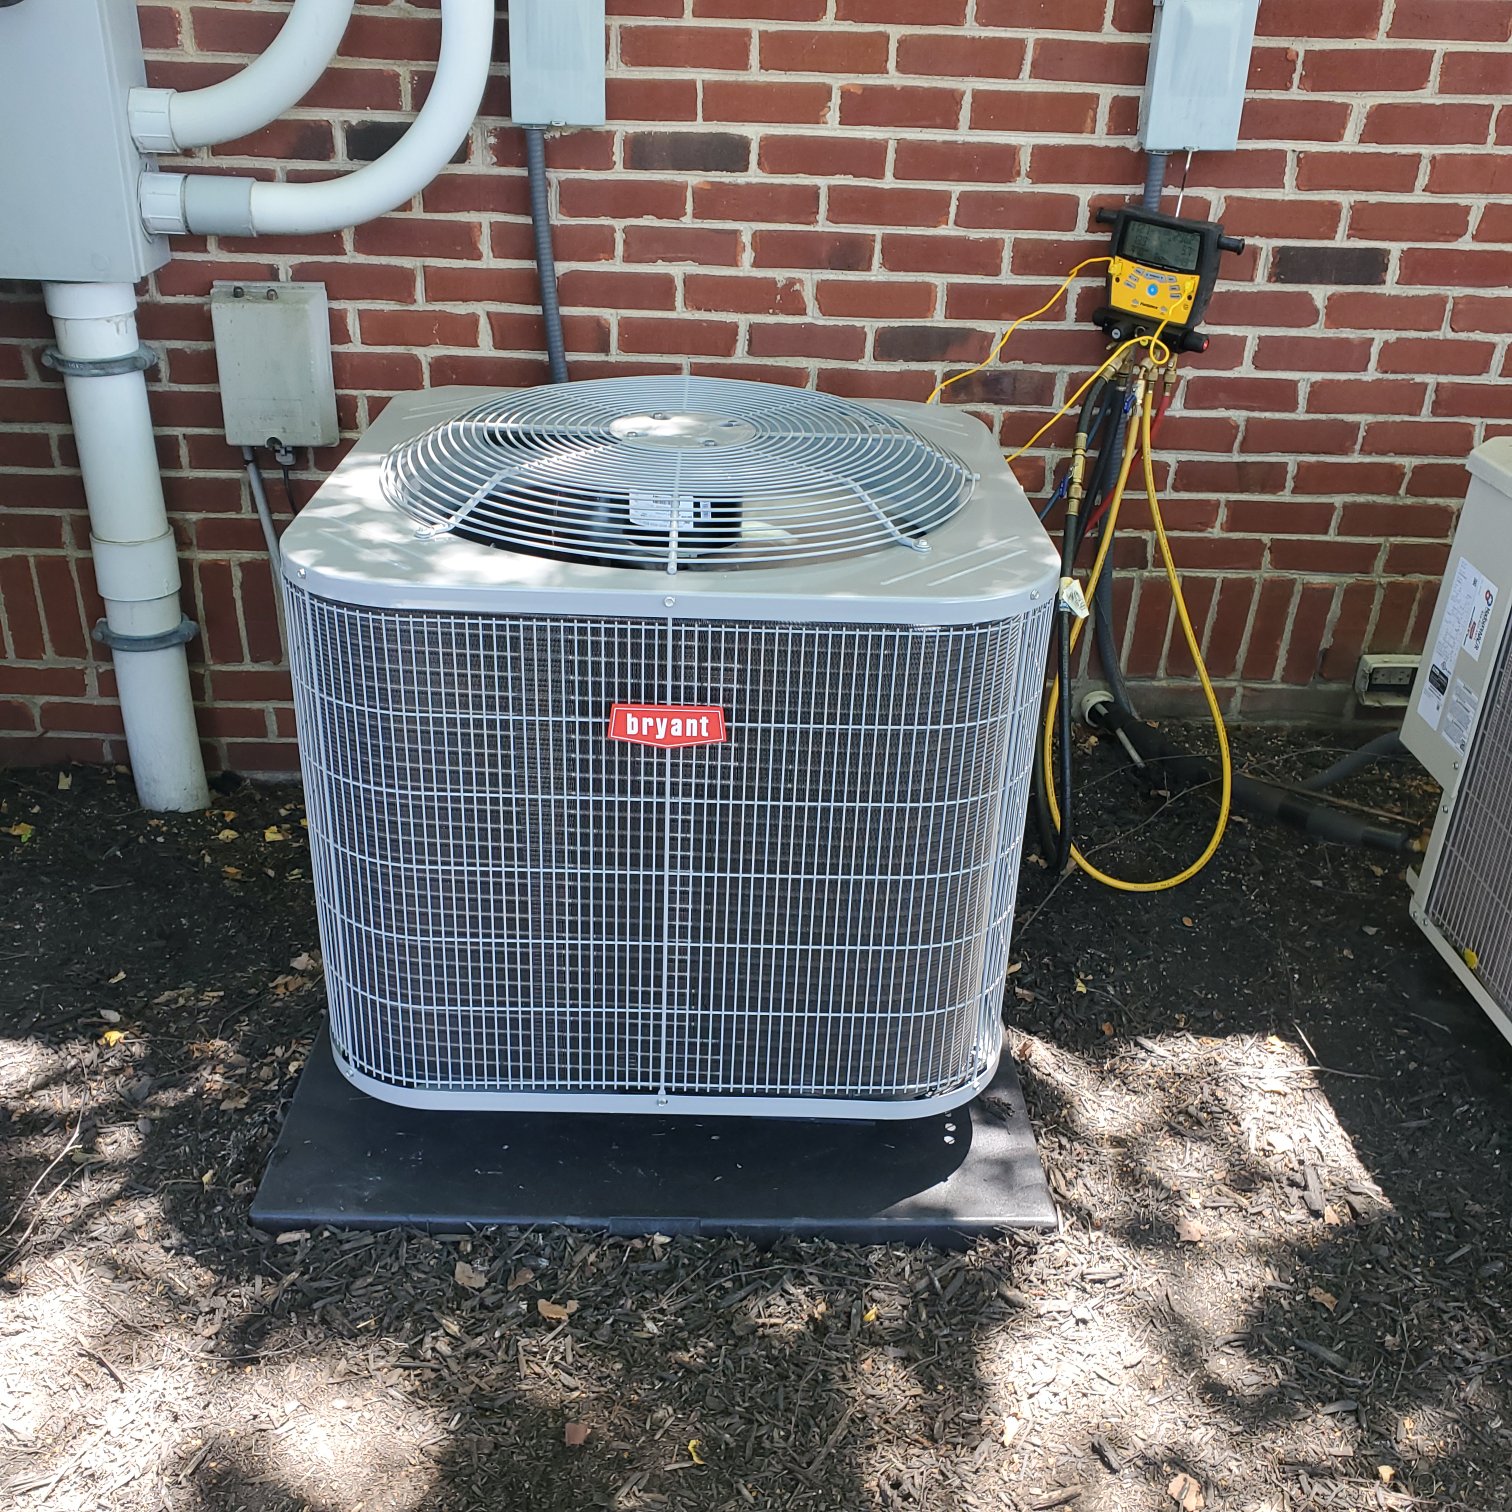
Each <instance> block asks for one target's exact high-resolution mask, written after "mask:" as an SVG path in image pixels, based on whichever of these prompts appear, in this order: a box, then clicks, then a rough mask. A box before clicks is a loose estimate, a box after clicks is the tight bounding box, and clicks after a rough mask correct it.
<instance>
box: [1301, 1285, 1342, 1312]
mask: <svg viewBox="0 0 1512 1512" xmlns="http://www.w3.org/2000/svg"><path fill="white" fill-rule="evenodd" d="M1307 1295H1308V1296H1309V1297H1311V1298H1312V1299H1313V1301H1314V1302H1316V1303H1317V1304H1318V1306H1319V1307H1326V1308H1327V1309H1328V1310H1329V1312H1332V1311H1333V1310H1334V1308H1336V1307H1337V1306H1338V1305H1339V1299H1338V1298H1337V1297H1336V1296H1334V1294H1333V1293H1332V1292H1327V1291H1324V1290H1323V1288H1322V1287H1321V1286H1309V1287H1308V1288H1307Z"/></svg>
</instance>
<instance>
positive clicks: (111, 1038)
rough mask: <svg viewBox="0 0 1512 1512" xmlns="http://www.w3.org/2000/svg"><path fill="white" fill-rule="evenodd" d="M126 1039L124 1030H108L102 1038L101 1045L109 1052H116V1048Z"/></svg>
mask: <svg viewBox="0 0 1512 1512" xmlns="http://www.w3.org/2000/svg"><path fill="white" fill-rule="evenodd" d="M125 1038H126V1034H125V1031H124V1030H121V1029H107V1030H106V1031H105V1032H104V1034H102V1035H101V1036H100V1043H101V1044H102V1045H104V1046H105V1048H106V1049H107V1050H114V1049H115V1047H116V1046H117V1045H119V1044H120V1043H121V1041H122V1040H123V1039H125Z"/></svg>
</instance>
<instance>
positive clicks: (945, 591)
mask: <svg viewBox="0 0 1512 1512" xmlns="http://www.w3.org/2000/svg"><path fill="white" fill-rule="evenodd" d="M283 563H284V574H285V580H286V586H287V589H288V609H289V632H290V640H291V648H292V660H293V667H294V678H295V687H296V698H297V708H298V717H299V736H300V746H301V751H302V759H303V764H304V775H305V782H306V792H307V796H308V812H309V825H310V843H311V848H312V852H313V858H314V876H315V885H316V897H317V902H318V906H319V914H320V924H321V934H322V939H323V943H324V948H325V957H326V970H327V980H328V984H329V990H330V1004H331V1037H332V1042H333V1047H334V1050H335V1053H336V1058H337V1061H338V1064H340V1066H341V1067H342V1069H343V1071H344V1072H345V1074H346V1075H347V1076H348V1077H349V1078H350V1079H351V1080H352V1081H353V1082H354V1083H355V1084H356V1085H357V1086H359V1087H361V1088H363V1089H365V1090H366V1091H368V1092H370V1093H372V1094H374V1095H375V1096H378V1097H381V1098H385V1099H388V1100H390V1101H394V1102H399V1103H407V1104H412V1105H423V1106H448V1107H454V1108H542V1109H547V1108H552V1109H563V1108H573V1109H583V1110H599V1111H603V1110H611V1109H639V1110H646V1111H658V1112H679V1111H689V1112H698V1113H711V1112H712V1113H740V1114H764V1115H805V1116H827V1117H834V1116H846V1117H864V1118H907V1117H912V1116H919V1115H923V1114H925V1113H931V1112H937V1111H939V1110H941V1109H943V1108H949V1107H952V1106H955V1105H957V1104H960V1103H963V1102H965V1101H967V1100H969V1099H970V1098H971V1097H972V1096H973V1095H974V1094H975V1092H977V1091H978V1090H979V1089H980V1088H981V1087H982V1086H983V1085H984V1084H985V1083H986V1082H987V1081H988V1080H990V1078H991V1077H992V1075H993V1073H994V1070H995V1069H996V1065H997V1059H998V1055H999V1051H1000V1046H1001V1039H1002V1031H1001V1018H1000V1014H1001V999H1002V993H1003V987H1004V982H1005V977H1006V970H1007V965H1008V940H1009V930H1010V926H1011V922H1012V917H1013V904H1014V891H1015V883H1016V878H1017V873H1018V866H1019V857H1020V845H1021V841H1022V837H1023V827H1024V813H1025V807H1026V796H1027V785H1028V780H1029V772H1030V765H1031V746H1032V741H1033V737H1034V729H1035V724H1036V718H1035V716H1036V711H1037V709H1038V706H1039V701H1040V694H1041V689H1042V680H1043V671H1044V658H1045V648H1046V641H1047V636H1048V631H1049V624H1050V618H1051V614H1052V612H1053V605H1054V600H1055V595H1056V586H1057V580H1058V569H1057V562H1056V555H1055V552H1054V551H1053V549H1052V547H1051V545H1050V543H1049V541H1048V540H1047V538H1046V536H1045V534H1044V532H1043V531H1042V530H1041V528H1040V527H1039V525H1038V523H1037V522H1036V520H1035V518H1034V515H1033V513H1032V512H1031V510H1030V508H1029V506H1028V503H1027V501H1026V500H1025V497H1024V495H1023V492H1022V490H1021V489H1020V488H1019V487H1018V485H1017V484H1016V483H1015V482H1014V480H1013V478H1012V477H1011V475H1010V474H1009V472H1008V470H1007V468H1006V466H1005V465H1004V463H1003V460H1002V456H1001V453H1000V451H999V449H998V447H997V445H996V443H995V442H994V440H993V438H992V436H991V435H990V434H989V433H988V431H987V430H986V429H985V427H983V426H982V425H981V424H980V423H979V422H978V421H976V420H974V419H972V418H971V417H970V416H968V415H965V414H962V413H960V412H959V411H955V410H942V409H937V408H925V407H924V406H922V405H917V404H901V403H880V402H878V403H853V402H849V401H846V400H841V399H837V398H832V397H829V396H826V395H822V394H816V393H810V392H805V391H801V390H793V389H787V388H779V387H775V386H769V385H765V384H754V383H742V382H732V381H725V380H718V379H704V378H623V379H606V380H601V381H595V382H587V383H576V384H567V385H562V386H558V387H549V388H540V389H529V390H522V391H513V392H496V391H488V390H482V389H462V388H453V389H441V390H436V391H433V392H430V393H427V394H419V395H412V396H405V397H400V398H396V399H395V400H394V401H393V402H392V403H391V404H390V405H389V407H388V408H387V409H386V410H385V411H384V413H383V415H382V417H381V419H380V420H379V421H378V423H377V424H376V425H375V426H374V427H373V428H372V429H371V431H369V432H368V434H367V435H366V436H365V437H364V438H363V439H362V440H361V441H360V442H359V444H358V445H357V447H356V448H355V449H354V450H353V451H352V453H351V454H350V455H349V456H348V457H347V458H346V459H345V461H343V462H342V464H341V465H340V466H339V467H338V468H337V469H336V471H335V472H334V473H333V475H332V476H331V478H330V479H329V481H328V482H327V483H326V484H325V486H324V487H323V488H322V489H321V491H320V492H319V494H318V495H317V496H316V497H315V499H314V500H313V501H312V502H311V503H310V504H309V505H308V506H307V507H306V508H305V509H304V510H303V511H302V512H301V514H300V515H299V517H298V519H297V520H296V521H295V522H294V524H293V525H292V526H291V527H290V529H289V530H288V532H287V533H286V535H285V537H284V541H283Z"/></svg>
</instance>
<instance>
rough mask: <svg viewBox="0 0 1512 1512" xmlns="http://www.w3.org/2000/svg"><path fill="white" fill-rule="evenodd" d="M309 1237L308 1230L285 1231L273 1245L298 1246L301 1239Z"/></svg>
mask: <svg viewBox="0 0 1512 1512" xmlns="http://www.w3.org/2000/svg"><path fill="white" fill-rule="evenodd" d="M309 1237H310V1231H309V1229H285V1230H284V1231H283V1233H281V1234H280V1235H279V1236H278V1237H277V1238H276V1239H275V1240H274V1241H273V1242H274V1244H298V1243H299V1241H300V1240H301V1239H308V1238H309Z"/></svg>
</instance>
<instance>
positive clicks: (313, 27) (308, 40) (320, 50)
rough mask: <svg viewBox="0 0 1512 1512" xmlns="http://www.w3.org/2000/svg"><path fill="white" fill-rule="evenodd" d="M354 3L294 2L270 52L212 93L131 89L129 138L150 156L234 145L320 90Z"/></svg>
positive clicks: (344, 0)
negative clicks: (322, 76) (189, 149)
mask: <svg viewBox="0 0 1512 1512" xmlns="http://www.w3.org/2000/svg"><path fill="white" fill-rule="evenodd" d="M354 3H355V0H294V5H293V8H292V9H291V10H290V11H289V14H288V15H287V16H286V17H285V18H284V24H283V26H282V27H281V28H280V29H279V33H278V35H277V36H276V37H275V38H274V39H273V41H272V42H271V43H270V44H269V45H268V49H267V51H266V52H264V53H262V54H261V55H260V56H259V57H257V58H255V59H254V60H253V61H252V62H251V63H249V64H248V65H247V66H246V67H245V68H244V69H242V71H241V72H240V73H237V74H233V75H232V76H231V77H230V78H229V79H223V80H222V81H221V82H220V83H219V84H212V85H210V86H209V87H208V88H206V89H187V90H177V89H133V90H132V91H131V97H130V104H129V107H128V109H129V114H130V120H131V134H132V136H133V137H134V138H135V139H136V143H137V146H139V147H140V148H141V149H142V150H143V151H144V152H178V151H182V150H183V149H184V148H186V147H212V146H214V145H215V144H216V143H217V142H234V141H235V140H236V139H237V138H238V137H244V136H249V135H250V134H251V133H252V132H254V131H258V130H261V128H262V127H264V126H266V125H267V124H268V123H269V122H270V121H276V120H277V119H278V118H279V116H281V115H282V114H283V113H284V112H285V111H286V110H289V109H291V108H292V107H293V106H295V105H297V104H299V102H300V101H301V100H302V99H304V97H305V96H306V95H307V94H309V92H310V91H311V90H312V89H313V88H314V87H315V83H316V81H317V80H318V79H319V78H320V76H321V75H322V74H323V73H324V72H325V71H326V68H327V67H328V66H329V65H330V61H331V59H332V58H333V57H335V55H336V49H337V48H338V47H339V46H340V45H341V39H342V36H343V35H344V34H345V32H346V29H347V23H348V21H350V19H351V15H352V6H353V4H354Z"/></svg>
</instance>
